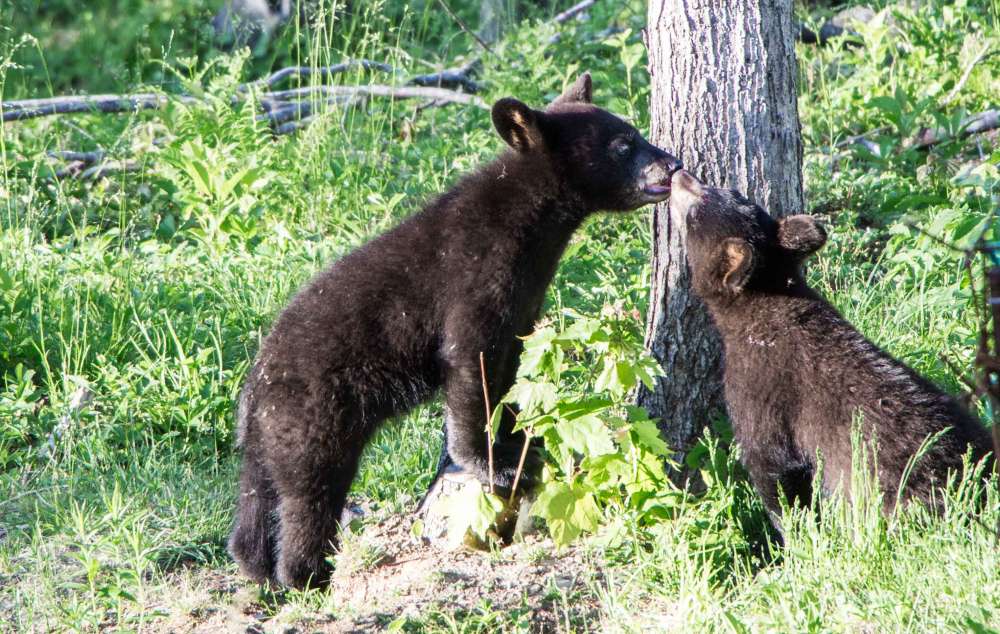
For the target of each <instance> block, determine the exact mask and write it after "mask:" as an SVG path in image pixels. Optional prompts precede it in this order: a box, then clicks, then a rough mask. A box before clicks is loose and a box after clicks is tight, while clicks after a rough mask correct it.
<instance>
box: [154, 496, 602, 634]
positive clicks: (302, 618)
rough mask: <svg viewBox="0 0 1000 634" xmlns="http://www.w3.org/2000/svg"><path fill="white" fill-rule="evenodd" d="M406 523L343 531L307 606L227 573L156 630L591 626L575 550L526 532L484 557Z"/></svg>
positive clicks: (593, 611)
mask: <svg viewBox="0 0 1000 634" xmlns="http://www.w3.org/2000/svg"><path fill="white" fill-rule="evenodd" d="M412 522H413V520H412V518H409V517H405V516H398V515H397V516H391V517H386V518H384V519H382V520H381V521H378V522H369V523H368V524H367V525H365V526H363V527H362V528H360V529H358V532H356V533H350V532H349V533H345V535H344V537H343V541H342V544H341V549H340V554H338V556H337V567H336V572H335V573H334V577H333V580H332V582H331V587H330V589H329V590H328V591H327V592H323V593H317V597H316V600H315V601H314V600H313V598H312V597H308V598H305V599H301V598H300V599H291V600H288V599H284V600H283V599H282V598H280V597H279V598H277V599H271V600H267V599H265V598H264V595H262V594H261V593H260V592H259V591H258V589H257V587H256V586H252V585H250V584H248V583H247V582H246V581H245V580H243V579H241V578H240V577H238V576H236V575H229V574H220V573H218V572H217V571H211V572H209V571H205V572H206V574H208V575H211V577H210V578H204V579H203V581H206V582H207V583H204V584H201V583H198V585H201V586H202V588H203V590H202V592H200V593H198V594H202V595H204V594H206V593H205V592H204V588H206V587H207V588H208V589H209V591H208V593H207V594H209V595H214V598H209V597H204V600H201V601H199V600H197V598H196V597H191V599H194V601H192V600H187V601H183V600H182V601H176V602H172V603H174V605H170V606H169V607H168V606H166V605H164V604H163V603H161V605H164V607H167V610H166V611H167V612H169V613H170V614H169V616H167V618H166V619H165V620H164V621H162V622H161V624H160V626H161V627H162V630H161V631H169V632H282V633H286V632H374V631H382V630H384V629H385V628H386V627H387V626H388V625H389V624H390V623H393V622H394V621H398V620H401V619H414V620H422V619H423V618H426V616H427V615H428V614H433V613H443V614H459V615H460V614H463V613H469V614H475V613H477V612H478V611H480V610H481V609H483V608H484V607H487V606H488V607H489V608H491V609H493V610H495V611H499V612H502V613H505V614H518V615H521V620H523V621H527V622H528V623H529V624H530V629H531V630H532V631H553V630H555V629H557V627H558V626H559V624H562V625H563V626H565V625H566V621H567V619H569V620H570V621H571V622H572V623H574V624H575V628H576V629H583V630H589V629H593V628H595V627H596V625H597V620H598V616H597V602H596V599H595V597H594V594H593V588H594V587H595V586H596V585H599V584H600V583H601V577H602V575H601V572H600V569H599V567H598V564H597V562H594V561H590V558H589V557H588V556H587V555H586V553H585V552H584V551H583V550H582V549H573V548H570V549H564V550H562V551H558V552H557V551H556V549H555V546H554V545H553V544H552V542H551V540H549V539H547V538H540V537H538V536H535V535H528V536H526V537H525V538H524V539H523V540H522V541H519V542H517V543H515V544H512V545H511V546H508V547H506V548H503V549H499V550H495V551H493V552H478V551H472V550H468V549H460V550H446V549H444V548H442V547H439V546H435V545H433V544H429V543H426V542H425V540H423V539H419V538H417V537H414V536H413V535H412V531H411V526H412ZM189 572H192V571H189ZM196 583H197V582H196ZM180 585H183V583H180ZM164 603H165V602H164ZM307 605H308V606H315V607H308V608H307V607H305V606H307ZM268 606H270V607H268ZM158 629H159V628H158Z"/></svg>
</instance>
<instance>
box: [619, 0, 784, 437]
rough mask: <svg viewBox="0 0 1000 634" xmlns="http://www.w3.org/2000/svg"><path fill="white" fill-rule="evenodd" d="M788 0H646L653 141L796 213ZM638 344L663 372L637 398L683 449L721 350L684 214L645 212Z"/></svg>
mask: <svg viewBox="0 0 1000 634" xmlns="http://www.w3.org/2000/svg"><path fill="white" fill-rule="evenodd" d="M795 38H796V29H795V28H794V23H793V21H792V0H727V1H726V2H719V1H718V0H650V2H649V15H648V28H647V31H646V45H647V48H648V49H649V73H650V76H651V78H652V96H651V119H652V141H653V143H654V144H656V145H658V146H660V147H663V148H665V149H667V150H668V151H669V152H672V153H673V154H675V155H677V156H679V157H681V159H682V160H683V161H684V164H685V166H686V168H687V169H688V170H689V171H690V172H691V173H692V174H694V175H695V176H697V177H698V178H700V179H701V180H702V181H704V182H706V183H708V184H710V185H713V186H717V187H727V188H731V189H737V190H739V191H741V192H742V193H744V194H745V195H746V196H747V197H749V198H750V199H751V200H753V201H754V202H756V203H758V204H760V205H761V206H762V207H764V208H765V209H767V210H768V211H769V212H770V213H772V214H774V215H784V214H791V213H798V212H801V211H802V210H803V196H802V169H801V166H802V138H801V132H800V128H799V118H798V108H797V105H796V90H795V83H796V75H797V68H796V64H795V48H794V42H795ZM653 241H654V242H653V279H652V283H653V288H652V295H651V298H650V306H649V314H648V318H647V324H646V346H647V348H648V349H650V350H651V351H652V353H653V354H654V355H655V356H656V358H657V359H658V360H659V361H660V362H661V363H662V365H663V368H664V370H665V371H666V373H667V374H666V377H664V378H662V379H661V380H659V382H658V383H657V385H656V388H655V390H653V391H650V390H646V389H642V390H640V392H639V394H638V402H639V404H640V405H642V406H644V407H645V408H647V409H648V410H649V412H650V413H651V414H652V415H653V416H656V417H658V418H659V419H660V420H661V421H662V422H661V427H662V429H663V431H664V433H665V434H666V437H667V439H668V440H669V441H670V442H671V443H672V446H673V447H674V448H676V449H677V450H678V451H680V452H684V451H686V450H687V449H688V448H689V447H690V446H691V444H692V443H693V442H694V441H695V440H696V439H697V437H698V436H699V435H700V433H701V430H702V428H703V427H704V425H705V424H706V423H707V422H708V421H709V420H710V418H711V416H712V415H713V414H714V413H715V412H721V411H723V403H722V391H721V385H720V383H719V370H720V367H721V366H720V357H721V345H720V342H719V339H718V334H717V333H716V332H715V328H714V327H713V326H712V325H711V322H710V320H709V318H708V315H707V314H706V312H705V309H704V307H703V306H702V305H701V302H700V301H699V300H698V299H697V298H696V297H694V296H693V295H692V293H691V291H690V288H689V273H688V270H687V263H686V261H685V233H684V219H683V218H682V217H680V215H679V214H677V213H674V212H672V211H671V210H670V208H669V205H668V204H666V203H664V204H660V205H657V207H656V210H655V211H654V215H653Z"/></svg>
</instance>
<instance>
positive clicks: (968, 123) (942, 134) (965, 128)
mask: <svg viewBox="0 0 1000 634" xmlns="http://www.w3.org/2000/svg"><path fill="white" fill-rule="evenodd" d="M997 128H1000V110H987V111H986V112H980V113H979V114H974V115H969V116H968V117H965V118H964V119H962V122H961V124H960V125H959V132H958V134H952V133H951V131H950V130H947V129H945V128H924V129H922V130H921V131H920V132H918V133H917V137H916V139H914V140H913V142H912V143H911V144H910V147H913V148H917V149H924V148H927V147H930V146H932V145H936V144H938V143H942V142H944V141H949V140H951V139H953V138H956V137H958V138H965V137H968V136H972V135H973V134H979V133H981V132H988V131H990V130H996V129H997Z"/></svg>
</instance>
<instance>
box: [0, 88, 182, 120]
mask: <svg viewBox="0 0 1000 634" xmlns="http://www.w3.org/2000/svg"><path fill="white" fill-rule="evenodd" d="M170 99H176V100H178V101H180V102H182V103H195V102H197V101H198V100H197V99H195V98H194V97H191V96H188V95H177V96H174V97H168V96H167V95H160V94H153V93H143V94H138V95H79V96H73V97H51V98H48V99H25V100H23V101H7V102H4V103H2V104H0V107H2V109H3V120H4V121H23V120H25V119H34V118H36V117H47V116H49V115H54V114H78V113H86V112H102V113H114V112H138V111H139V110H158V109H159V108H162V107H163V106H165V105H167V103H168V102H169V100H170Z"/></svg>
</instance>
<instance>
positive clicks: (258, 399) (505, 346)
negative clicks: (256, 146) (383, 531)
mask: <svg viewBox="0 0 1000 634" xmlns="http://www.w3.org/2000/svg"><path fill="white" fill-rule="evenodd" d="M492 118H493V124H494V126H495V127H496V130H497V132H498V133H499V134H500V136H501V137H502V138H503V140H504V141H506V143H507V144H508V145H509V146H510V148H511V149H510V150H509V151H507V152H506V153H504V154H502V155H501V156H500V157H499V158H498V159H496V160H495V161H493V162H492V163H489V164H488V165H486V166H484V167H482V168H481V169H479V170H478V171H477V172H475V173H473V174H470V175H468V176H466V177H465V178H463V179H462V180H460V181H459V182H458V183H457V184H456V185H455V186H454V187H453V188H452V189H451V190H450V191H448V192H446V193H445V194H443V195H441V196H440V197H439V198H437V199H436V200H434V201H432V202H431V203H430V204H428V205H427V206H426V207H425V208H424V209H423V210H422V211H420V212H419V213H417V214H415V215H414V216H412V217H410V218H408V219H407V220H405V221H404V222H403V223H401V224H400V225H399V226H397V227H396V228H395V229H392V230H391V231H389V232H387V233H385V234H383V235H381V236H379V237H378V238H376V239H374V240H372V241H371V242H369V243H368V244H365V245H364V246H362V247H360V248H358V249H357V250H355V251H353V252H351V253H349V254H348V255H346V256H344V257H343V258H341V259H340V260H339V261H337V262H336V263H334V264H333V265H332V266H330V267H329V268H327V269H326V270H324V271H322V272H321V273H319V274H318V275H317V276H316V277H315V278H314V279H313V280H312V281H311V282H309V283H308V284H306V285H305V286H304V287H303V288H302V289H301V290H300V291H299V292H298V294H296V295H295V297H294V298H293V299H292V301H291V303H290V304H289V305H288V307H287V308H285V310H284V311H283V312H282V313H281V314H280V315H279V316H278V318H277V320H276V321H275V323H274V325H273V327H272V329H271V332H270V334H269V335H268V336H267V337H266V338H265V339H264V341H263V343H262V345H261V349H260V352H259V354H258V355H257V360H256V363H255V365H254V366H253V368H252V369H251V371H250V373H249V374H248V376H247V379H246V384H245V385H244V388H243V392H242V395H241V397H240V403H239V412H238V427H239V432H238V433H239V435H238V438H239V443H240V444H241V446H242V449H243V467H242V472H241V476H240V498H239V509H238V511H237V516H236V520H235V525H234V527H233V532H232V535H231V537H230V540H229V549H230V552H231V553H232V555H233V557H235V558H236V560H237V561H238V562H239V564H240V566H241V568H242V570H243V572H244V573H245V574H246V575H248V576H249V577H251V578H253V579H255V580H258V581H263V580H266V579H273V580H277V581H278V582H280V583H282V584H285V585H288V586H294V587H302V586H305V585H306V584H322V583H324V582H326V581H327V580H328V578H329V573H330V566H329V564H328V563H327V562H326V557H327V555H328V554H330V552H331V550H332V548H333V543H334V538H335V535H336V530H337V522H338V520H339V518H340V515H341V511H342V508H343V506H344V502H345V497H346V495H347V491H348V488H349V487H350V485H351V481H352V480H353V479H354V476H355V472H356V471H357V468H358V459H359V457H360V456H361V451H362V449H363V448H364V446H365V443H366V442H367V441H368V439H369V438H370V437H371V435H372V434H373V432H374V431H375V430H376V428H377V427H378V426H379V424H380V423H381V422H382V421H384V420H386V419H387V418H390V417H392V416H395V415H398V414H401V413H403V412H405V411H407V410H408V409H410V408H412V407H414V406H415V405H417V404H418V403H421V402H423V401H426V400H428V399H429V398H431V397H432V396H433V395H434V394H435V392H436V391H437V390H438V389H439V388H443V390H444V399H445V429H446V448H445V451H446V452H447V455H448V456H449V457H450V459H451V460H453V461H454V462H455V463H457V464H458V465H459V466H460V467H462V468H464V469H466V470H468V471H471V472H473V473H475V474H476V475H477V476H478V477H479V478H480V479H481V480H483V481H484V482H486V479H487V446H486V444H487V440H486V432H485V415H484V409H485V408H484V399H483V384H482V379H481V375H480V364H479V356H480V353H482V354H483V355H484V357H485V368H486V383H487V385H488V390H489V394H490V395H491V397H492V398H493V400H494V401H495V400H496V399H498V398H499V397H500V396H502V395H503V394H504V393H505V392H506V391H507V390H508V389H509V388H510V386H511V384H512V382H513V380H514V377H515V374H516V370H517V364H518V361H519V357H520V353H521V342H520V340H519V339H518V337H522V336H525V335H527V334H529V333H530V332H531V330H532V326H533V324H534V321H535V319H536V318H537V316H538V312H539V309H540V307H541V305H542V301H543V299H544V297H545V290H546V287H547V286H548V285H549V282H550V281H551V280H552V277H553V275H554V274H555V270H556V266H557V264H558V262H559V257H560V255H561V254H562V252H563V250H564V248H565V247H566V244H567V242H568V241H569V239H570V237H571V235H572V234H573V231H574V230H575V229H576V228H577V227H579V226H580V223H581V222H582V221H583V220H584V218H586V217H587V215H588V214H591V213H593V212H596V211H598V210H631V209H635V208H638V207H641V206H643V205H646V204H648V203H653V202H657V201H661V200H665V199H666V198H667V196H668V194H669V192H670V178H671V176H672V174H673V173H674V172H675V171H676V170H678V169H679V168H680V161H678V160H677V159H675V158H674V157H672V156H670V155H669V154H667V153H665V152H663V151H661V150H659V149H657V148H656V147H653V146H652V145H650V144H649V143H647V142H646V141H645V139H643V138H642V136H641V135H640V134H639V133H638V132H637V131H636V129H635V128H633V127H632V126H630V125H628V124H627V123H625V122H624V121H622V120H621V119H619V118H618V117H616V116H614V115H612V114H610V113H608V112H606V111H604V110H601V109H600V108H597V107H595V106H593V105H591V80H590V76H589V75H587V74H584V75H583V76H581V77H580V78H579V79H578V80H577V81H576V82H575V83H574V84H573V85H572V86H570V87H569V89H567V91H566V92H565V93H564V94H563V95H561V96H560V97H559V98H558V99H556V100H555V101H554V102H553V103H552V104H550V105H549V106H548V107H547V108H546V109H545V110H544V111H539V110H534V109H532V108H529V107H528V106H526V105H525V104H523V103H521V102H520V101H517V100H515V99H510V98H507V99H501V100H500V101H498V102H497V103H496V104H495V105H494V106H493V111H492ZM510 423H511V421H510V420H509V419H508V420H507V421H505V423H504V425H502V426H501V432H500V434H499V439H498V443H497V445H496V447H495V448H494V455H495V460H496V462H497V468H496V475H495V484H496V485H498V486H500V487H509V486H510V484H511V481H512V479H513V474H514V471H515V468H516V463H517V456H518V454H519V444H520V443H519V442H518V441H517V439H516V438H514V437H513V435H512V434H511V433H510Z"/></svg>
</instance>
